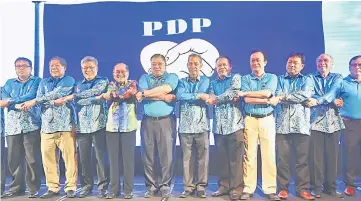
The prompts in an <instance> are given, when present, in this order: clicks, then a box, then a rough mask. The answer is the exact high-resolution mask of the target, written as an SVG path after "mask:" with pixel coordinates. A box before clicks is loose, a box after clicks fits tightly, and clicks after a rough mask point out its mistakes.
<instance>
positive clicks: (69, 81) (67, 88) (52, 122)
mask: <svg viewBox="0 0 361 201" xmlns="http://www.w3.org/2000/svg"><path fill="white" fill-rule="evenodd" d="M74 86H75V80H74V78H72V77H70V76H63V77H62V78H53V77H50V78H45V79H43V80H42V81H41V82H40V85H39V90H38V93H37V97H36V102H37V103H39V104H40V105H41V123H42V125H41V132H42V133H48V134H52V133H55V132H70V131H71V130H72V126H73V124H74V123H75V122H76V118H75V108H74V102H73V101H71V102H67V103H66V104H64V105H62V106H56V105H54V100H56V99H59V98H62V97H65V96H67V95H70V94H72V93H73V91H74Z"/></svg>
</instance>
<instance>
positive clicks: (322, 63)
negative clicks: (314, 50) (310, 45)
mask: <svg viewBox="0 0 361 201" xmlns="http://www.w3.org/2000/svg"><path fill="white" fill-rule="evenodd" d="M316 64H317V71H318V72H319V73H320V74H328V73H329V72H330V71H331V68H332V65H333V60H332V58H331V57H330V56H328V55H327V54H321V55H320V56H319V57H318V58H317V61H316Z"/></svg>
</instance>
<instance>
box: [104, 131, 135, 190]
mask: <svg viewBox="0 0 361 201" xmlns="http://www.w3.org/2000/svg"><path fill="white" fill-rule="evenodd" d="M135 133H136V131H131V132H124V133H111V132H107V145H108V153H109V162H110V192H111V193H114V194H116V195H119V194H120V191H121V190H120V169H119V166H120V164H122V166H123V168H122V169H123V177H124V180H123V191H124V194H131V193H132V192H133V187H134V151H135V150H134V149H135V141H136V135H135Z"/></svg>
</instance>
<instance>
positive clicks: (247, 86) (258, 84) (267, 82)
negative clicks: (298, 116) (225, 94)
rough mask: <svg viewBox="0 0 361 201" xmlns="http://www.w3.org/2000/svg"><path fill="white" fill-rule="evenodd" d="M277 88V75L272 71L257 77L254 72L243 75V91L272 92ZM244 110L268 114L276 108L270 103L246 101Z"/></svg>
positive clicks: (251, 112) (250, 112)
mask: <svg viewBox="0 0 361 201" xmlns="http://www.w3.org/2000/svg"><path fill="white" fill-rule="evenodd" d="M276 88H277V76H276V75H274V74H271V73H264V75H263V76H262V78H258V77H256V76H255V75H254V74H253V73H251V74H248V75H245V76H243V77H242V88H241V90H242V91H245V92H249V91H261V90H270V91H271V92H272V94H274V93H275V91H276ZM244 110H245V112H246V113H249V114H257V115H262V114H268V113H271V112H273V110H274V108H273V107H272V105H269V104H251V103H245V104H244Z"/></svg>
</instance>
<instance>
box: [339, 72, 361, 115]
mask: <svg viewBox="0 0 361 201" xmlns="http://www.w3.org/2000/svg"><path fill="white" fill-rule="evenodd" d="M340 92H341V98H342V100H343V107H342V108H341V116H343V117H346V118H348V119H357V120H361V112H360V111H361V104H360V103H361V82H359V81H357V80H356V79H354V78H352V77H351V75H349V76H347V77H345V78H344V79H343V82H342V86H341V90H340Z"/></svg>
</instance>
